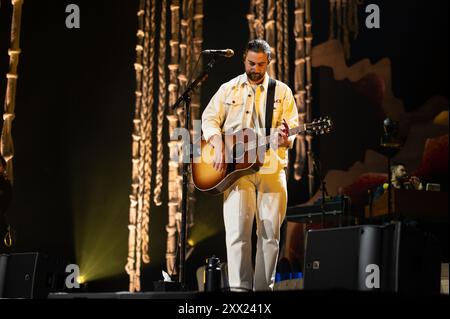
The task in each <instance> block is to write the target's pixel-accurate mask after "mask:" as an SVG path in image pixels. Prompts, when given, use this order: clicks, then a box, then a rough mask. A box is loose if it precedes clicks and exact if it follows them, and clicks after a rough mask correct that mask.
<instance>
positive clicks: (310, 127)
mask: <svg viewBox="0 0 450 319" xmlns="http://www.w3.org/2000/svg"><path fill="white" fill-rule="evenodd" d="M305 126H306V133H308V134H310V135H320V134H326V133H330V132H331V129H332V128H333V121H332V120H331V119H330V118H329V117H328V116H326V117H324V118H322V117H320V118H318V119H314V120H313V121H312V122H311V123H306V124H305Z"/></svg>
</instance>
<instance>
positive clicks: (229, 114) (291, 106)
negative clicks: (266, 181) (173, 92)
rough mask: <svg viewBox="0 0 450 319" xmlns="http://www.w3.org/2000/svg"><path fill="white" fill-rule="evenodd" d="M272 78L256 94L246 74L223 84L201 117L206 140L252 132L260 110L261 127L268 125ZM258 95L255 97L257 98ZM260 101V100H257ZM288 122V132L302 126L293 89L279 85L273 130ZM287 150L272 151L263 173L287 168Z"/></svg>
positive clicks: (277, 82) (267, 77)
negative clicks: (251, 129) (217, 135)
mask: <svg viewBox="0 0 450 319" xmlns="http://www.w3.org/2000/svg"><path fill="white" fill-rule="evenodd" d="M268 85H269V75H268V74H267V73H266V75H265V77H264V81H263V82H262V84H260V85H258V86H257V87H256V88H255V91H253V89H252V87H251V84H250V83H249V81H248V78H247V74H245V73H244V74H241V75H239V76H237V77H235V78H234V79H232V80H230V81H229V82H227V83H225V84H223V85H222V86H221V87H220V89H219V90H218V91H217V92H216V94H215V95H214V96H213V97H212V99H211V101H210V102H209V104H208V105H207V106H206V108H205V110H204V111H203V114H202V131H203V136H204V138H205V140H209V139H210V138H211V137H212V136H213V135H215V134H224V133H225V132H236V131H238V130H241V129H244V128H253V127H254V125H253V123H254V121H252V116H253V112H254V111H255V109H256V110H257V117H258V118H259V123H263V125H264V124H265V116H266V114H265V113H266V99H267V89H268ZM255 95H256V96H255ZM256 97H258V99H257V98H256ZM257 100H259V101H258V103H256V101H257ZM283 119H285V120H286V122H287V123H288V125H289V128H294V127H297V126H299V120H298V112H297V106H296V104H295V99H294V96H293V94H292V91H291V89H290V88H289V87H288V86H287V85H286V84H284V83H283V82H280V81H276V86H275V98H274V108H273V117H272V128H276V127H279V126H281V123H282V120H283ZM256 129H257V130H258V132H259V133H260V135H262V136H264V135H265V130H264V129H263V128H258V127H256ZM294 140H295V136H291V137H289V142H290V143H289V144H290V146H289V148H292V147H293V144H294ZM287 151H288V150H287V148H286V147H279V148H278V149H277V150H276V151H274V150H272V149H270V150H269V151H268V152H266V158H265V162H264V165H263V167H262V168H261V170H260V172H266V173H273V172H275V171H274V170H278V169H280V168H284V167H286V166H287V155H288V154H287Z"/></svg>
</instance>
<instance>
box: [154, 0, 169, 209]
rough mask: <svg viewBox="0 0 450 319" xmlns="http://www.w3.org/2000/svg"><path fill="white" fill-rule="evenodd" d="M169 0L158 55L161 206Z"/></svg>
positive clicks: (158, 203)
mask: <svg viewBox="0 0 450 319" xmlns="http://www.w3.org/2000/svg"><path fill="white" fill-rule="evenodd" d="M166 8H167V0H162V8H161V29H160V31H159V56H158V71H159V97H158V121H157V125H158V129H157V134H156V136H157V154H158V157H157V160H156V178H155V180H156V185H155V192H154V199H153V201H154V203H155V205H156V206H161V205H162V201H161V191H162V186H163V160H164V152H163V128H164V115H165V112H164V111H165V106H166V92H167V89H166V20H167V17H166V15H167V9H166Z"/></svg>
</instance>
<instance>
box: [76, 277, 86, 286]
mask: <svg viewBox="0 0 450 319" xmlns="http://www.w3.org/2000/svg"><path fill="white" fill-rule="evenodd" d="M77 282H78V283H79V284H80V285H82V284H84V283H85V282H86V278H85V277H84V276H83V275H81V276H78V278H77Z"/></svg>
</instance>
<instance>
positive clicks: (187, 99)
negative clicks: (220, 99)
mask: <svg viewBox="0 0 450 319" xmlns="http://www.w3.org/2000/svg"><path fill="white" fill-rule="evenodd" d="M215 61H216V56H215V55H212V58H211V60H210V61H209V63H208V65H207V66H206V68H205V70H203V72H202V73H201V74H200V75H199V76H198V77H197V78H196V79H195V80H194V82H192V83H191V84H190V85H189V86H188V87H187V88H186V90H185V91H184V92H183V93H182V94H181V95H180V97H179V98H178V100H177V101H176V102H175V104H174V105H172V109H173V110H175V109H176V108H178V107H179V106H180V104H181V103H182V102H184V104H185V107H184V115H185V122H184V123H185V124H184V125H185V128H186V129H187V130H188V134H189V135H190V131H189V124H190V121H191V94H192V92H193V91H194V90H195V89H196V88H197V87H199V86H200V85H201V84H202V83H203V82H204V81H206V79H207V78H208V76H209V72H210V71H211V70H212V68H213V66H214V63H215ZM186 152H189V153H188V154H189V161H186V158H187V157H186ZM191 162H192V147H191V145H187V147H186V145H185V146H184V147H183V166H182V175H183V188H182V195H181V233H180V246H181V247H180V265H179V277H178V282H179V283H180V285H181V288H182V289H183V290H184V288H185V285H186V279H185V277H186V275H185V263H186V219H187V218H186V216H187V195H188V194H187V192H188V183H189V180H188V177H189V164H190V163H191Z"/></svg>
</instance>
